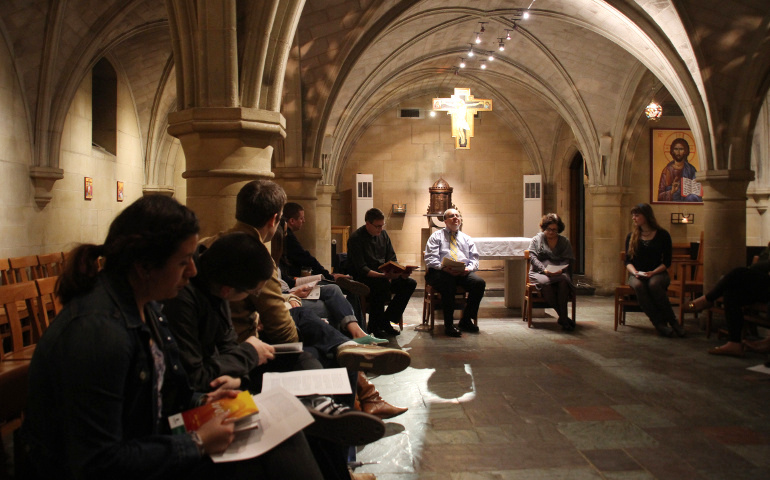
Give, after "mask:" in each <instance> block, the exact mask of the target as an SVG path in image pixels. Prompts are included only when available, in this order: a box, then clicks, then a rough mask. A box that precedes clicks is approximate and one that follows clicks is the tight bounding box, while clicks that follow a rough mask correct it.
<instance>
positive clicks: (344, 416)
mask: <svg viewBox="0 0 770 480" xmlns="http://www.w3.org/2000/svg"><path fill="white" fill-rule="evenodd" d="M300 400H302V403H303V404H304V405H305V407H307V409H308V412H310V415H312V416H313V420H315V421H314V422H313V423H311V424H310V425H308V426H307V427H305V429H304V432H305V433H306V434H308V435H312V436H315V437H321V438H325V439H327V440H331V441H333V442H336V443H341V444H343V445H366V444H368V443H372V442H374V441H376V440H379V439H380V438H382V436H383V435H385V423H384V422H383V421H382V420H380V419H379V418H378V417H376V416H374V415H370V414H368V413H364V412H359V411H358V410H353V409H351V408H349V407H346V406H345V405H341V404H339V403H337V402H335V401H334V400H333V399H332V398H331V397H326V396H314V397H305V398H302V399H300Z"/></svg>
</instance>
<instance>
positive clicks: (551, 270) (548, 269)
mask: <svg viewBox="0 0 770 480" xmlns="http://www.w3.org/2000/svg"><path fill="white" fill-rule="evenodd" d="M567 267H569V265H555V264H553V265H547V266H546V267H545V271H546V272H549V273H561V272H562V271H563V270H564V269H565V268H567Z"/></svg>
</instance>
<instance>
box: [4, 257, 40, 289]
mask: <svg viewBox="0 0 770 480" xmlns="http://www.w3.org/2000/svg"><path fill="white" fill-rule="evenodd" d="M8 263H9V264H10V266H11V275H10V276H9V278H8V281H9V283H18V282H29V281H30V280H34V277H33V275H35V273H33V272H34V271H35V270H36V269H37V266H38V263H37V255H27V256H25V257H15V258H9V259H8ZM11 277H13V278H11Z"/></svg>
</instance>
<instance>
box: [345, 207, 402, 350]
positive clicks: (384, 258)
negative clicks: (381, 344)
mask: <svg viewBox="0 0 770 480" xmlns="http://www.w3.org/2000/svg"><path fill="white" fill-rule="evenodd" d="M364 220H365V222H366V223H364V225H363V226H362V227H361V228H359V229H357V230H356V231H355V232H353V234H352V235H350V238H349V239H348V261H349V262H350V267H351V270H352V274H353V278H354V279H355V280H356V281H358V282H361V283H364V284H366V285H367V286H368V287H369V290H370V292H371V293H370V294H369V309H368V310H369V325H368V327H367V331H368V332H369V333H371V334H372V335H374V336H375V337H382V336H383V335H386V336H387V335H390V336H392V335H398V334H399V331H398V330H396V329H395V328H393V326H392V325H391V322H395V323H398V320H399V318H401V316H402V315H403V314H404V309H405V308H406V305H407V303H409V298H410V297H411V296H412V293H413V292H414V289H415V288H416V287H417V282H415V281H414V279H412V278H409V275H408V274H398V273H395V272H392V271H387V272H385V273H383V272H380V271H379V267H380V265H382V264H384V263H387V262H398V259H397V258H396V252H395V251H393V245H392V244H391V243H390V237H389V236H388V232H386V231H385V230H384V228H385V215H384V214H383V213H382V211H381V210H380V209H378V208H370V209H369V210H367V211H366V214H365V215H364ZM391 294H392V295H393V299H392V300H391V301H390V304H388V309H387V311H386V310H385V303H386V302H387V301H388V299H390V296H391Z"/></svg>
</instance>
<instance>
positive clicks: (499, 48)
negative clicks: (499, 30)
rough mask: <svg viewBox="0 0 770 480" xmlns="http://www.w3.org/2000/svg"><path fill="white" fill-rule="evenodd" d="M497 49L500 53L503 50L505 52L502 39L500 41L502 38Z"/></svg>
mask: <svg viewBox="0 0 770 480" xmlns="http://www.w3.org/2000/svg"><path fill="white" fill-rule="evenodd" d="M497 49H498V50H500V51H501V52H502V51H503V50H505V43H503V39H502V38H501V39H500V44H499V46H498V47H497Z"/></svg>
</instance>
